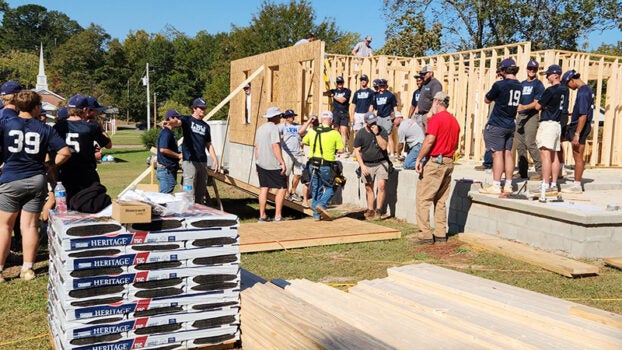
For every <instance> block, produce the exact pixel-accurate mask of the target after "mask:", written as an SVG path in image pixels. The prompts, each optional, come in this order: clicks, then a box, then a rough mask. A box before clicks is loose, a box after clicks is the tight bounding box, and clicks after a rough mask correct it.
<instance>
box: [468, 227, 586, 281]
mask: <svg viewBox="0 0 622 350" xmlns="http://www.w3.org/2000/svg"><path fill="white" fill-rule="evenodd" d="M458 237H459V238H460V240H461V241H463V242H466V243H469V244H472V245H474V246H476V247H480V248H484V249H487V250H490V251H493V252H495V253H499V254H502V255H505V256H508V257H511V258H513V259H517V260H520V261H524V262H526V263H529V264H532V265H536V266H540V267H542V268H543V269H546V270H549V271H553V272H555V273H559V274H560V275H563V276H566V277H579V276H586V275H588V276H589V275H597V274H598V266H594V265H590V264H586V263H583V262H580V261H576V260H572V259H569V258H566V257H563V256H559V255H556V254H553V253H549V252H545V251H542V250H537V249H534V248H532V247H529V246H527V245H524V244H521V243H517V242H511V241H508V240H505V239H502V238H498V237H494V236H491V235H487V234H485V233H475V232H468V233H467V232H465V233H461V234H459V235H458Z"/></svg>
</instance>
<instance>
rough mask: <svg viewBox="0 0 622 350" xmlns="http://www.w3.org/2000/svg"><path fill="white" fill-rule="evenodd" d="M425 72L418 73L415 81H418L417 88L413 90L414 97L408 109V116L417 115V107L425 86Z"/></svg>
mask: <svg viewBox="0 0 622 350" xmlns="http://www.w3.org/2000/svg"><path fill="white" fill-rule="evenodd" d="M424 76H425V75H424V74H417V76H416V77H415V81H416V82H417V89H416V90H415V91H414V92H413V98H412V99H411V101H410V109H409V110H408V118H409V119H410V118H412V117H413V116H414V115H415V109H416V108H417V104H418V103H419V96H421V87H422V86H423V77H424Z"/></svg>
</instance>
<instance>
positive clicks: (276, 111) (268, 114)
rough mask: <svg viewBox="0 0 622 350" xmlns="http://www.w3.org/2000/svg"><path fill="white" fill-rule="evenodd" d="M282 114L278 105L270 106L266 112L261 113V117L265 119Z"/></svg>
mask: <svg viewBox="0 0 622 350" xmlns="http://www.w3.org/2000/svg"><path fill="white" fill-rule="evenodd" d="M282 115H283V112H281V109H280V108H279V107H270V108H268V110H267V111H266V114H264V115H263V117H264V118H266V119H270V118H273V117H277V116H282Z"/></svg>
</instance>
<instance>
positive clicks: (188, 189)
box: [183, 185, 194, 208]
mask: <svg viewBox="0 0 622 350" xmlns="http://www.w3.org/2000/svg"><path fill="white" fill-rule="evenodd" d="M183 191H184V202H185V204H186V205H185V207H186V208H190V207H191V206H192V204H193V203H194V191H192V185H184V186H183Z"/></svg>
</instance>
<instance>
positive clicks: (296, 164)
mask: <svg viewBox="0 0 622 350" xmlns="http://www.w3.org/2000/svg"><path fill="white" fill-rule="evenodd" d="M297 115H298V114H296V113H295V112H294V111H293V110H291V109H288V110H286V111H285V112H284V113H283V118H284V120H285V122H284V123H281V124H279V125H278V127H279V134H280V135H281V149H282V150H283V159H284V160H285V176H286V181H287V182H286V183H287V185H288V188H289V190H288V191H287V192H288V193H287V195H286V197H285V199H287V200H288V201H296V202H301V201H302V200H303V198H302V197H300V196H299V195H298V194H297V193H296V189H297V188H298V184H299V183H300V177H301V176H302V167H303V165H304V164H307V157H306V156H305V153H304V152H303V150H302V147H301V145H302V136H304V135H305V134H306V133H307V129H308V128H309V126H310V125H311V124H312V123H313V118H309V120H307V122H306V123H304V124H302V125H300V124H298V123H296V122H294V118H295V117H296V116H297ZM292 174H293V175H294V177H293V178H292V186H291V187H289V176H290V175H292ZM306 192H307V186H304V188H303V195H304V196H303V197H304V198H307V193H306Z"/></svg>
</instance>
